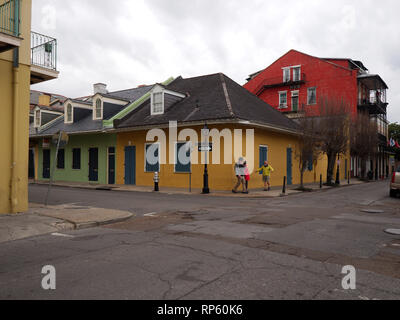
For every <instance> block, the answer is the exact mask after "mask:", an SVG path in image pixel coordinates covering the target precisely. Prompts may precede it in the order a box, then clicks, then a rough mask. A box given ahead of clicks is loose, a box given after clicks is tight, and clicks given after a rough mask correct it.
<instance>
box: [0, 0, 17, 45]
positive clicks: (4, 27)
mask: <svg viewBox="0 0 400 320" xmlns="http://www.w3.org/2000/svg"><path fill="white" fill-rule="evenodd" d="M19 24H20V0H9V1H7V2H5V3H3V4H0V32H2V33H6V34H8V35H11V36H14V37H19V35H20V32H19Z"/></svg>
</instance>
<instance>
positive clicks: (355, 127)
mask: <svg viewBox="0 0 400 320" xmlns="http://www.w3.org/2000/svg"><path fill="white" fill-rule="evenodd" d="M377 132H378V129H377V126H376V123H375V122H373V121H371V118H370V116H369V114H368V113H365V112H363V113H358V114H357V116H356V117H354V119H353V120H352V123H351V127H350V144H351V155H352V156H355V157H359V158H360V160H361V177H360V178H361V179H365V177H366V176H365V174H366V164H367V159H368V157H372V156H373V155H374V154H375V153H376V152H377V147H376V146H377V145H378V134H377Z"/></svg>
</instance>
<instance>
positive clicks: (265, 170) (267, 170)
mask: <svg viewBox="0 0 400 320" xmlns="http://www.w3.org/2000/svg"><path fill="white" fill-rule="evenodd" d="M257 171H259V172H260V173H262V179H263V182H264V191H270V190H271V184H270V180H271V173H272V172H274V168H272V167H271V166H270V165H269V163H268V161H265V162H264V165H263V166H262V167H261V168H259V169H258V170H257ZM267 185H268V188H267Z"/></svg>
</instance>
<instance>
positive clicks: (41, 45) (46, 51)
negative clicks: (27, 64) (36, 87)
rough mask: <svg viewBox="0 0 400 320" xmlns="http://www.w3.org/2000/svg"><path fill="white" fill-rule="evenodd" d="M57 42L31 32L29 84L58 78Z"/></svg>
mask: <svg viewBox="0 0 400 320" xmlns="http://www.w3.org/2000/svg"><path fill="white" fill-rule="evenodd" d="M58 74H59V72H58V71H57V40H56V39H54V38H52V37H49V36H45V35H43V34H40V33H37V32H31V84H35V83H39V82H43V81H48V80H52V79H56V78H58Z"/></svg>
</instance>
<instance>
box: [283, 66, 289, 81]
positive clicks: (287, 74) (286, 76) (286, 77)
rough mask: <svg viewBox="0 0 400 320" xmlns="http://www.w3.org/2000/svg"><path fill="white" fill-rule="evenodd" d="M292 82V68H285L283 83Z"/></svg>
mask: <svg viewBox="0 0 400 320" xmlns="http://www.w3.org/2000/svg"><path fill="white" fill-rule="evenodd" d="M289 81H290V67H289V68H283V82H285V83H286V82H289Z"/></svg>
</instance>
